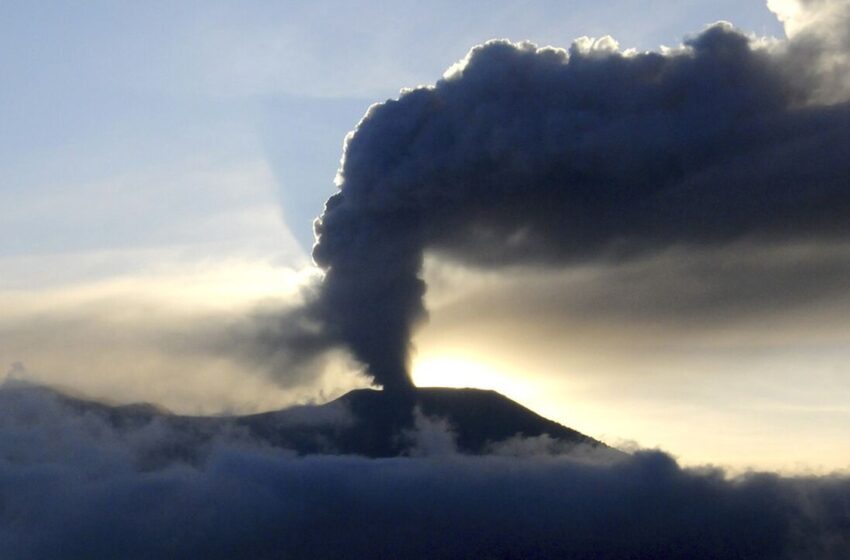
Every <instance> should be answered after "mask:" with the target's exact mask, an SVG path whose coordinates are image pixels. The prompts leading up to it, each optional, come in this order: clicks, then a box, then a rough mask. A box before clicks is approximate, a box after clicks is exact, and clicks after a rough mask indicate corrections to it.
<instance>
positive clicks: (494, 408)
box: [0, 384, 614, 467]
mask: <svg viewBox="0 0 850 560" xmlns="http://www.w3.org/2000/svg"><path fill="white" fill-rule="evenodd" d="M0 393H2V394H3V395H4V398H21V397H26V396H32V395H38V396H41V397H42V398H45V397H46V398H49V399H52V400H54V401H55V402H56V403H57V404H58V405H59V406H61V407H62V408H64V409H65V410H67V411H69V412H70V413H72V414H78V415H90V416H93V417H95V418H98V419H100V420H102V421H104V422H105V423H107V424H108V425H109V426H111V427H113V428H114V429H116V430H117V431H119V432H130V431H133V430H139V429H145V428H149V427H155V428H157V429H162V437H160V438H158V439H156V441H155V443H153V444H152V445H151V447H150V449H149V452H148V454H147V456H146V458H145V461H146V462H149V463H150V465H151V466H152V467H153V466H156V465H158V464H161V463H162V462H167V461H173V460H185V461H187V462H193V461H194V460H196V459H198V458H199V457H200V456H201V454H202V453H203V452H204V449H205V448H206V446H207V445H208V444H209V443H210V442H212V441H213V440H214V438H216V437H220V436H222V435H226V436H227V437H233V438H244V439H246V440H251V441H259V442H261V443H264V444H267V445H270V446H273V447H280V448H286V449H291V450H293V451H294V452H296V453H298V454H302V455H306V454H328V453H333V454H357V455H365V456H368V457H394V456H403V455H407V454H409V453H410V452H411V450H412V448H413V446H414V445H415V439H416V437H415V430H416V417H417V415H418V416H419V417H420V419H421V418H428V419H435V420H439V421H441V422H442V424H441V425H444V426H447V427H448V431H449V432H450V433H451V434H452V436H453V437H454V439H455V443H456V447H457V450H458V451H459V452H461V453H467V454H482V453H487V452H489V451H490V450H491V449H492V448H493V446H494V445H496V444H499V443H500V442H505V441H507V440H511V439H512V438H515V437H525V438H533V437H539V436H548V438H549V439H550V441H551V442H555V443H557V444H558V445H559V446H561V448H569V447H570V446H577V445H586V446H590V447H591V448H598V449H607V450H611V451H614V450H613V449H611V448H609V447H607V446H606V445H605V444H603V443H601V442H599V441H597V440H595V439H593V438H591V437H589V436H586V435H584V434H581V433H579V432H577V431H576V430H572V429H570V428H567V427H565V426H562V425H561V424H558V423H557V422H553V421H551V420H548V419H546V418H544V417H542V416H540V415H538V414H536V413H534V412H532V411H531V410H529V409H527V408H525V407H523V406H522V405H520V404H518V403H516V402H514V401H512V400H510V399H508V398H507V397H505V396H503V395H501V394H499V393H497V392H495V391H488V390H481V389H451V388H441V387H429V388H417V389H414V390H412V391H409V392H404V393H393V392H387V391H378V390H373V389H358V390H354V391H351V392H349V393H348V394H346V395H344V396H342V397H340V398H338V399H336V400H334V401H331V402H329V403H326V404H323V405H309V406H296V407H291V408H285V409H282V410H277V411H272V412H265V413H260V414H250V415H244V416H185V415H178V414H173V413H171V412H169V411H167V410H165V409H163V408H161V407H157V406H155V405H151V404H140V403H137V404H129V405H111V404H107V403H103V402H98V401H94V400H89V399H85V398H80V397H77V396H70V395H68V394H66V393H64V392H61V391H58V390H56V389H51V388H48V387H44V386H36V385H23V384H16V385H15V386H5V387H3V388H2V389H0Z"/></svg>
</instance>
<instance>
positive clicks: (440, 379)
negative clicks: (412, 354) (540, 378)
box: [413, 354, 535, 401]
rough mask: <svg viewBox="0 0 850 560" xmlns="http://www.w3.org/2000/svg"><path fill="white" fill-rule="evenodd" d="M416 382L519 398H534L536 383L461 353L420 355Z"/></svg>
mask: <svg viewBox="0 0 850 560" xmlns="http://www.w3.org/2000/svg"><path fill="white" fill-rule="evenodd" d="M413 381H414V383H415V384H416V385H417V386H419V387H474V388H477V389H491V390H493V391H498V392H499V393H502V394H503V395H507V396H510V397H511V398H513V399H516V400H522V401H526V400H533V397H534V396H535V395H534V393H535V391H534V388H533V385H531V384H528V383H523V382H522V381H523V380H522V379H520V378H517V377H516V376H512V375H510V374H509V373H508V372H506V371H504V370H502V369H500V368H499V367H498V366H495V365H493V364H490V363H487V362H486V361H485V360H481V359H478V358H473V357H469V356H463V355H458V354H433V355H427V356H422V357H420V358H418V359H417V360H416V361H415V363H414V366H413Z"/></svg>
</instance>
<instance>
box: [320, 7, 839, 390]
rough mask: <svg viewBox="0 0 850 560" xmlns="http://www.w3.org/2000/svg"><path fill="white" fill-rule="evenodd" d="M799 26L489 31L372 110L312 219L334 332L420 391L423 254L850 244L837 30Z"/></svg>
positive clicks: (544, 262)
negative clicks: (545, 37)
mask: <svg viewBox="0 0 850 560" xmlns="http://www.w3.org/2000/svg"><path fill="white" fill-rule="evenodd" d="M844 21H845V22H846V21H847V20H844ZM798 36H799V38H800V39H799V40H800V42H799V43H795V42H794V41H795V39H791V40H790V41H787V42H785V43H781V44H772V45H771V44H769V43H767V42H763V41H756V40H753V39H749V38H748V37H746V36H745V35H743V34H742V33H740V32H738V31H736V30H734V29H733V28H731V27H730V26H728V25H726V24H718V25H715V26H712V27H710V28H708V29H707V30H706V31H704V32H703V33H701V34H700V35H698V36H696V37H693V38H691V39H690V40H688V41H687V42H686V44H685V46H684V47H683V48H681V49H677V50H673V51H668V52H665V53H661V54H659V53H643V54H634V53H629V54H623V53H620V52H618V51H617V50H616V44H615V43H614V42H613V40H610V39H604V40H599V41H596V42H591V41H589V40H582V41H578V42H576V43H574V44H573V46H572V47H571V48H570V49H569V51H562V50H557V49H552V48H543V49H538V48H537V47H535V46H534V45H531V44H528V43H522V44H512V43H508V42H504V41H494V42H489V43H487V44H485V45H482V46H479V47H476V48H474V49H473V50H472V51H471V52H470V53H469V55H468V56H467V58H466V59H465V60H464V61H462V62H461V63H460V64H458V65H456V66H455V67H453V68H451V69H450V70H449V72H447V74H446V75H445V77H444V78H443V79H442V80H440V81H439V82H437V84H436V85H435V86H434V87H423V88H418V89H415V90H410V91H407V92H405V93H403V94H402V95H401V96H400V98H399V99H397V100H391V101H387V102H386V103H382V104H379V105H375V106H373V107H372V108H370V110H369V111H368V113H367V114H366V116H365V117H364V118H363V119H362V121H361V122H360V123H359V125H358V126H357V129H356V130H355V131H354V132H353V133H352V134H351V135H350V136H349V138H348V139H347V142H346V146H345V153H344V159H343V162H342V165H341V169H340V172H339V183H340V191H339V192H338V193H337V194H336V195H334V196H333V197H331V198H330V199H329V200H328V202H327V204H326V208H325V211H324V214H323V215H322V216H321V217H320V219H319V220H318V221H317V222H316V233H317V236H318V242H317V244H316V246H315V248H314V252H313V256H314V259H315V261H316V263H317V264H318V265H319V266H321V267H323V268H324V269H325V271H326V276H325V278H324V281H323V284H322V286H321V291H320V294H319V297H318V301H317V309H318V312H319V315H320V316H322V317H323V320H324V321H325V324H326V327H327V329H328V331H329V333H330V335H331V336H333V337H335V338H337V339H339V340H341V341H343V342H344V343H346V344H348V345H349V346H350V348H351V349H352V350H353V352H354V354H355V355H356V357H357V358H359V359H360V360H361V361H362V362H364V363H365V364H366V365H367V367H368V371H369V372H370V373H371V374H372V375H373V376H374V378H375V380H376V382H378V383H379V384H382V385H384V386H386V387H390V388H394V387H404V386H406V385H408V384H409V383H410V381H409V377H408V374H407V365H408V364H407V362H408V351H409V345H410V337H411V333H412V331H413V329H414V328H415V327H416V325H417V322H419V321H421V320H422V319H423V318H424V317H425V315H426V311H425V308H424V306H423V294H424V293H425V288H426V287H425V284H424V282H423V281H422V279H421V277H420V272H421V269H422V263H423V254H424V252H425V251H436V252H440V253H442V254H444V255H447V256H449V257H451V258H455V259H458V260H460V261H462V262H464V263H468V264H472V265H476V266H486V267H498V266H505V265H511V264H523V265H536V266H564V265H567V264H570V263H575V262H578V261H586V260H590V259H608V260H611V259H613V260H620V259H624V258H629V257H633V256H637V255H646V254H650V253H652V252H656V251H659V250H661V249H664V248H667V247H670V246H674V245H681V246H686V247H687V246H691V247H695V246H702V247H712V246H720V245H723V244H726V243H729V242H732V241H739V240H742V239H744V240H747V241H748V242H751V243H756V244H770V243H777V242H780V243H781V242H786V241H795V242H802V241H806V242H811V241H813V240H814V241H819V240H824V239H845V238H846V237H847V235H848V233H850V221H848V220H847V216H848V215H850V186H848V177H850V158H848V157H847V154H848V153H850V105H849V104H847V103H841V102H834V103H831V104H827V103H825V101H824V100H825V99H827V98H828V99H830V100H836V99H837V100H840V99H841V96H839V95H837V94H836V93H835V92H836V91H837V90H836V88H838V87H839V84H838V83H837V82H836V80H834V79H832V78H833V76H832V74H831V72H832V70H833V69H832V68H831V67H824V66H823V64H822V62H823V60H824V59H823V57H822V56H821V55H822V53H823V48H826V47H824V45H827V44H832V43H825V42H823V41H821V42H819V43H818V42H816V41H815V40H814V39H813V37H814V35H813V34H812V31H811V29H809V30H808V31H806V32H801V33H799V34H798ZM803 41H805V43H804V42H803ZM813 45H814V46H813ZM817 49H820V50H819V51H818V50H817ZM813 53H814V54H813ZM815 54H817V56H815ZM825 88H827V89H829V91H830V92H832V93H831V94H830V95H828V96H827V95H825V94H824V92H825V91H826V89H825Z"/></svg>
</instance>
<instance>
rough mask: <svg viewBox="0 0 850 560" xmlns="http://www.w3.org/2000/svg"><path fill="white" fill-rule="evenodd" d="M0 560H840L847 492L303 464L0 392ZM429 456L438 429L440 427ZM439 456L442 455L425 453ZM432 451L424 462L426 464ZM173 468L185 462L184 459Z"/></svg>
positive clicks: (547, 455) (545, 459)
mask: <svg viewBox="0 0 850 560" xmlns="http://www.w3.org/2000/svg"><path fill="white" fill-rule="evenodd" d="M0 404H2V405H3V406H2V407H0V557H2V558H4V559H10V560H17V559H24V558H26V559H28V560H39V559H54V558H63V559H74V558H210V559H214V558H258V559H264V558H410V559H417V558H423V559H424V558H428V559H433V558H540V559H544V558H575V559H585V558H586V559H591V558H593V559H596V558H609V559H612V560H616V559H626V558H629V559H632V560H634V559H658V558H670V559H675V558H688V559H703V558H704V559H709V558H710V559H712V560H717V559H721V560H722V559H732V558H759V559H769V560H779V559H788V560H791V559H795V560H796V559H800V558H816V559H818V560H830V559H835V560H838V559H844V558H847V553H848V551H850V540H848V538H850V537H848V535H850V525H848V519H850V511H848V504H850V481H848V479H847V478H844V477H838V476H836V477H820V478H818V477H807V478H787V477H780V476H777V475H771V474H749V475H746V476H743V477H739V478H728V477H725V476H724V473H723V472H722V471H719V470H693V469H683V468H681V467H679V466H678V465H677V464H676V462H675V461H674V460H673V459H672V458H671V457H669V456H668V455H666V454H664V453H661V452H657V451H654V452H641V453H637V454H636V455H635V456H634V457H632V458H628V459H625V460H620V461H613V462H611V461H608V462H594V461H592V460H587V458H586V457H579V458H574V457H572V456H563V455H558V454H557V453H555V454H552V453H551V449H540V447H541V445H542V446H543V447H545V448H548V447H551V445H550V444H551V442H546V441H537V442H535V441H530V442H527V444H523V442H521V441H516V442H513V443H512V445H511V449H504V450H502V451H503V453H502V454H501V455H500V456H496V455H491V456H463V455H457V454H452V453H451V451H450V449H446V447H445V446H443V445H438V446H437V447H438V449H437V450H436V453H435V454H430V455H426V456H423V457H408V458H394V459H381V460H374V459H367V458H364V457H356V456H312V457H298V456H296V455H294V454H293V453H291V452H288V451H286V450H284V449H277V448H270V447H267V446H262V445H260V444H259V443H255V442H252V441H251V440H250V439H246V438H245V437H244V434H243V435H242V437H240V435H239V434H227V433H222V434H220V437H218V438H215V439H214V440H211V441H210V442H209V444H208V445H205V446H204V448H203V449H202V450H201V452H200V453H198V454H196V456H195V457H194V458H193V460H192V461H185V460H181V459H180V458H179V455H178V456H177V457H176V458H174V459H173V460H170V461H158V462H153V463H152V462H150V461H147V460H144V458H145V457H146V456H149V455H150V451H151V450H152V449H153V450H155V449H163V448H173V446H174V445H175V443H180V440H179V439H176V440H175V436H174V434H172V433H170V432H169V430H168V428H167V426H165V425H164V424H157V423H149V424H140V425H138V426H133V425H131V426H129V427H126V428H124V429H116V428H114V427H112V426H111V425H110V424H108V423H106V422H104V421H103V419H102V418H100V417H99V416H97V415H94V414H91V413H85V412H81V411H75V410H72V409H69V408H67V407H65V406H64V405H63V404H62V402H60V401H57V400H55V396H54V395H51V394H49V393H39V392H37V391H35V392H31V393H29V394H26V395H22V394H20V393H18V394H8V393H3V391H2V390H0ZM431 432H432V433H430V435H427V436H426V439H429V440H430V441H431V442H434V441H435V439H434V436H435V435H436V432H439V427H438V426H436V425H434V426H431ZM431 447H433V446H431ZM422 450H423V451H427V446H424V447H423V448H422ZM172 457H174V454H172Z"/></svg>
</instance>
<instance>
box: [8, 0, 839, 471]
mask: <svg viewBox="0 0 850 560" xmlns="http://www.w3.org/2000/svg"><path fill="white" fill-rule="evenodd" d="M783 5H784V4H783V3H782V2H774V3H773V4H772V7H773V8H774V9H778V10H781V9H782V7H783ZM2 11H3V15H2V17H0V72H2V76H3V77H4V78H3V83H4V87H3V88H2V89H0V122H2V123H3V126H0V179H2V181H0V216H2V220H0V223H2V227H3V235H2V237H0V308H2V309H3V313H2V316H0V367H6V368H7V371H8V375H9V376H12V377H23V378H28V379H33V380H38V381H43V382H47V383H52V384H58V385H61V386H64V387H68V388H71V389H73V390H75V391H79V392H83V393H85V394H88V395H92V396H96V397H100V398H109V399H113V400H117V401H121V402H127V401H139V400H141V401H151V402H157V403H160V404H162V405H164V406H166V407H168V408H169V409H171V410H175V411H179V412H188V413H214V412H221V411H239V412H247V411H259V410H268V409H272V408H278V407H281V406H285V405H288V404H292V403H298V402H308V401H320V402H321V401H324V400H327V399H329V398H332V397H334V396H337V395H340V394H342V393H343V392H345V391H346V390H348V389H351V388H354V387H362V386H367V385H369V383H370V380H369V378H368V377H366V376H364V375H363V374H362V373H360V371H361V369H362V368H361V366H360V365H358V364H357V363H356V362H355V361H354V360H353V359H352V358H351V357H350V356H348V355H346V354H344V353H339V352H338V353H334V354H332V355H330V356H328V357H326V358H324V361H322V363H320V364H314V363H311V364H307V366H303V365H301V364H293V363H290V362H289V361H287V360H281V359H279V357H278V356H277V355H276V354H275V353H273V352H272V353H269V352H266V351H264V350H265V349H264V348H262V345H260V344H259V343H257V342H256V341H257V339H258V338H259V339H262V334H263V333H264V332H267V329H269V328H285V325H284V326H283V327H281V325H280V321H281V319H280V317H286V314H285V313H284V312H283V311H282V310H286V309H289V308H290V307H292V306H293V305H295V304H296V303H297V302H299V301H302V300H303V299H304V298H306V297H309V295H307V294H306V291H308V290H309V286H310V285H311V284H310V282H311V279H314V278H315V277H316V274H317V271H316V270H315V268H314V267H313V266H312V265H311V259H310V249H311V246H312V244H313V232H312V223H313V220H314V219H315V218H316V217H317V216H319V215H320V214H321V213H322V209H323V203H324V201H325V200H326V199H327V198H328V197H329V196H330V195H332V194H334V192H335V191H336V186H335V184H334V178H335V176H336V174H337V170H338V168H339V166H340V158H341V155H342V150H343V139H344V137H345V135H346V134H347V133H348V132H349V131H351V130H353V129H354V127H355V126H356V125H357V123H358V121H359V120H360V119H361V117H362V116H363V115H364V113H365V112H366V110H367V109H368V108H369V107H370V106H371V105H372V104H373V103H376V102H382V101H385V100H387V99H390V98H395V97H397V96H398V95H399V91H400V90H401V89H402V88H406V87H415V86H418V85H425V84H433V83H435V82H436V81H437V80H438V79H440V77H441V76H443V73H444V72H445V71H446V69H447V68H449V67H450V66H451V65H452V64H454V63H455V62H457V61H458V60H460V59H462V58H463V57H464V56H465V55H466V53H467V52H468V51H469V49H470V48H471V47H473V46H474V45H477V44H480V43H483V42H484V41H486V40H488V39H491V38H506V39H510V40H513V41H522V40H528V41H532V42H534V43H536V44H538V45H554V46H559V47H565V48H566V47H568V46H569V45H570V44H571V43H572V41H573V40H574V39H576V38H578V37H582V36H590V37H597V38H598V37H603V36H606V35H610V36H612V37H614V38H615V39H616V40H617V42H618V43H619V46H620V48H621V49H623V50H625V49H629V48H634V49H637V50H638V51H645V50H659V49H660V48H661V47H662V46H666V47H676V46H678V45H680V44H681V43H682V41H683V40H684V39H685V38H686V37H688V36H693V35H695V34H697V33H699V32H701V31H702V30H703V29H704V28H705V26H706V25H708V24H710V23H713V22H716V21H719V20H724V21H729V22H731V23H733V24H734V25H735V26H737V27H738V28H740V29H741V30H744V31H745V32H747V33H752V34H754V35H756V36H759V37H772V38H776V39H782V38H784V37H785V35H786V28H784V27H783V25H782V23H781V22H780V21H779V19H778V18H777V16H776V15H775V14H774V13H772V12H771V11H770V10H769V9H768V6H766V5H765V4H763V3H762V2H758V1H752V2H731V1H728V2H726V1H722V2H717V1H712V2H709V1H704V2H703V1H694V2H673V1H659V2H649V3H647V2H641V3H638V2H627V1H619V2H605V3H600V2H589V1H587V2H585V1H577V2H487V3H483V2H481V3H478V2H476V3H469V4H466V5H465V6H464V9H463V10H458V7H457V3H449V2H430V3H421V2H398V3H395V4H392V5H381V4H377V3H375V4H366V5H363V3H353V2H351V3H345V2H324V3H309V4H306V3H304V4H297V3H289V2H281V3H275V4H271V3H266V2H240V3H238V4H236V3H218V2H213V3H208V2H205V3H192V2H184V3H179V4H175V3H164V2H163V3H145V4H131V3H111V2H110V3H107V2H103V3H97V2H93V3H87V4H86V5H85V6H78V5H73V4H70V3H69V4H63V3H55V4H49V5H48V4H34V3H23V2H19V3H15V2H9V3H4V4H3V10H2ZM783 13H785V14H788V13H789V12H787V11H786V12H783ZM798 21H799V20H792V21H791V23H789V25H788V27H787V32H789V33H792V34H793V32H794V31H795V28H794V25H795V22H798ZM355 22H356V23H355ZM848 262H850V247H848V245H847V244H846V243H843V244H842V243H840V242H836V243H833V244H829V245H826V244H822V243H818V244H813V243H807V242H805V241H802V242H797V243H794V244H784V245H779V246H772V247H770V248H769V249H768V250H766V249H765V248H764V247H762V246H759V245H755V246H752V245H748V244H747V243H746V242H744V243H740V244H737V245H735V244H733V245H731V246H723V247H708V248H702V249H700V250H698V251H694V250H687V249H683V248H681V247H671V248H668V249H666V250H664V251H662V252H659V253H655V254H653V255H651V256H647V257H643V258H640V259H636V260H633V261H629V262H627V263H625V264H616V265H615V264H606V263H601V264H600V263H581V264H578V265H570V266H565V267H561V268H558V269H557V270H550V271H546V272H545V273H541V272H540V271H539V270H528V269H517V270H514V269H511V270H508V271H505V270H493V269H487V268H486V267H475V266H470V265H465V264H464V263H462V262H458V261H457V260H453V259H450V258H447V257H445V256H444V255H440V254H428V255H426V264H425V271H424V275H425V279H426V282H427V284H428V292H427V295H426V300H425V301H426V306H427V308H428V312H429V319H428V321H427V322H426V323H425V324H424V325H423V326H421V328H419V329H418V330H417V331H416V333H415V335H414V339H413V342H414V345H415V347H416V352H415V354H414V356H413V364H412V371H413V379H414V381H415V382H416V383H417V384H420V385H448V386H474V387H482V388H492V389H496V390H498V391H500V392H502V393H504V394H505V395H507V396H509V397H511V398H513V399H516V400H518V401H519V402H521V403H523V404H525V405H526V406H529V407H531V408H532V409H534V410H536V411H537V412H539V413H541V414H543V415H544V416H547V417H549V418H552V419H555V420H557V421H559V422H561V423H563V424H565V425H567V426H570V427H572V428H575V429H578V430H580V431H582V432H584V433H587V434H589V435H592V436H593V437H596V438H599V439H603V440H605V441H607V442H609V443H612V444H615V445H616V444H619V443H626V442H632V443H634V444H637V445H639V446H642V447H650V448H652V447H660V448H662V449H664V450H666V451H668V452H670V453H672V454H673V455H675V456H676V457H678V458H679V459H680V460H681V461H682V462H683V464H686V465H698V464H705V463H715V464H720V465H724V466H731V467H733V468H739V469H744V468H747V467H759V468H770V469H776V470H789V471H814V472H826V471H831V470H840V469H846V468H847V466H848V463H850V445H848V443H847V441H846V433H847V432H848V429H850V407H848V405H847V404H846V403H848V402H850V370H848V366H847V364H848V363H850V360H848V358H850V322H848V320H847V317H848V316H850V315H848V313H847V312H848V311H850V293H848V290H847V289H846V287H845V285H844V279H846V277H847V275H846V272H847V270H846V269H847V267H848V265H847V263H848ZM505 293H509V294H511V297H510V298H504V297H503V294H505ZM270 325H271V327H270ZM0 373H2V372H1V371H0Z"/></svg>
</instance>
